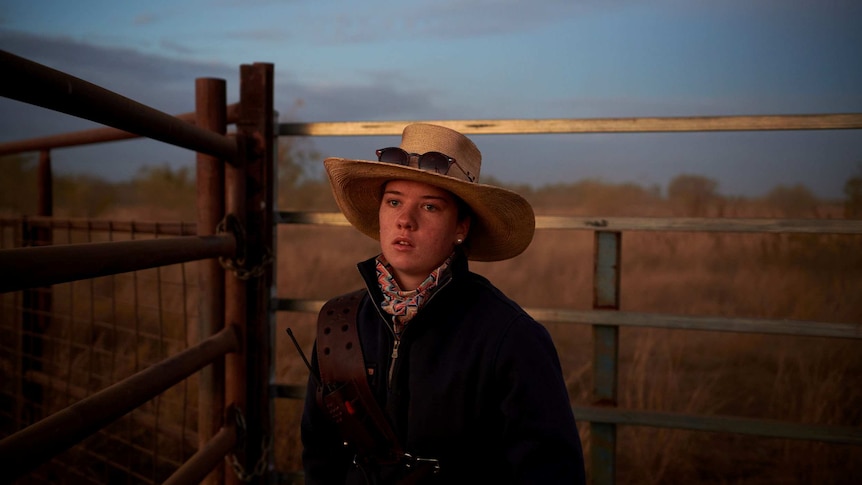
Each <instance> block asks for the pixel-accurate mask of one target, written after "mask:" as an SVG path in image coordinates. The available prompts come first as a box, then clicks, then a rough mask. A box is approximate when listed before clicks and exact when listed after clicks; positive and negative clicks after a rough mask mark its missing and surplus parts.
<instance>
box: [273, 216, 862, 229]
mask: <svg viewBox="0 0 862 485" xmlns="http://www.w3.org/2000/svg"><path fill="white" fill-rule="evenodd" d="M276 223H278V224H319V225H324V226H349V225H350V223H349V222H347V219H345V218H344V216H343V215H342V214H341V213H340V212H288V211H282V212H278V213H277V214H276ZM536 229H577V230H588V231H596V230H602V231H667V232H754V233H785V234H787V233H790V234H793V233H796V234H862V220H853V219H735V218H706V217H578V216H542V215H537V216H536Z"/></svg>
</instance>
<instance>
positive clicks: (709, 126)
mask: <svg viewBox="0 0 862 485" xmlns="http://www.w3.org/2000/svg"><path fill="white" fill-rule="evenodd" d="M410 123H414V121H336V122H321V123H281V124H279V125H278V134H279V136H361V135H400V134H401V131H402V130H403V129H404V127H405V126H407V125H408V124H410ZM428 123H432V124H435V125H442V126H447V127H449V128H452V129H454V130H457V131H460V132H461V133H466V134H482V135H486V134H487V135H491V134H493V135H497V134H536V133H647V132H686V131H763V130H847V129H851V130H852V129H860V128H862V114H860V113H838V114H811V115H764V116H684V117H662V118H592V119H589V118H587V119H578V118H557V119H510V120H497V119H490V120H489V119H485V120H435V121H428Z"/></svg>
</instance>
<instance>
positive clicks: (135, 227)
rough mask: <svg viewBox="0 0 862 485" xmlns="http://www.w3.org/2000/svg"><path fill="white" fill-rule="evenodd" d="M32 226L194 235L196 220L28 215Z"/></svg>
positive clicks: (14, 221)
mask: <svg viewBox="0 0 862 485" xmlns="http://www.w3.org/2000/svg"><path fill="white" fill-rule="evenodd" d="M0 223H7V224H20V223H21V218H20V217H0ZM27 223H28V224H29V225H30V227H43V228H53V229H80V230H85V231H90V232H95V231H106V232H115V233H116V232H135V233H158V234H159V235H162V236H194V235H196V234H197V223H194V222H152V221H109V220H94V219H56V218H53V217H28V218H27Z"/></svg>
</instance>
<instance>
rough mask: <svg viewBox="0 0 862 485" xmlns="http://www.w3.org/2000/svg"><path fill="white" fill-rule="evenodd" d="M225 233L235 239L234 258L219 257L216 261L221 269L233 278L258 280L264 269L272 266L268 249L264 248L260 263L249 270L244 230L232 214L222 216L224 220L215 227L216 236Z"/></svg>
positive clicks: (270, 253) (270, 252) (270, 251)
mask: <svg viewBox="0 0 862 485" xmlns="http://www.w3.org/2000/svg"><path fill="white" fill-rule="evenodd" d="M225 233H231V234H233V236H234V238H235V239H236V256H234V257H233V258H226V257H224V256H220V257H219V258H218V260H219V263H221V265H222V267H223V268H224V269H226V270H228V271H230V272H232V273H233V274H234V276H236V277H237V278H239V279H241V280H250V279H252V278H259V277H260V276H261V275H263V273H264V271H266V267H267V266H269V265H270V264H272V250H271V249H270V248H269V247H265V248H264V253H263V257H261V259H260V263H258V264H257V265H255V266H253V267H251V268H247V267H246V257H247V256H248V254H247V251H248V247H247V245H246V233H245V228H244V227H243V226H242V223H241V222H240V221H239V219H237V218H236V216H234V215H233V214H227V215H226V216H224V219H222V220H221V222H219V223H218V225H217V226H216V234H225Z"/></svg>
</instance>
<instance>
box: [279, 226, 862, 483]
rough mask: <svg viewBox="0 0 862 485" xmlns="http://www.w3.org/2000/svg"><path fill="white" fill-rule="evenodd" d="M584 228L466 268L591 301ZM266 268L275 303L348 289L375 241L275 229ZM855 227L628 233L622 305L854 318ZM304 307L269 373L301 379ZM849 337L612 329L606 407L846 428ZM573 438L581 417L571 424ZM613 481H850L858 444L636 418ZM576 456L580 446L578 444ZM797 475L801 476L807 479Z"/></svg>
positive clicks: (572, 342)
mask: <svg viewBox="0 0 862 485" xmlns="http://www.w3.org/2000/svg"><path fill="white" fill-rule="evenodd" d="M592 238H593V236H592V233H591V232H587V231H542V232H539V233H537V235H536V238H535V240H534V242H533V244H532V245H531V246H530V248H529V249H528V250H527V251H526V252H525V253H524V254H523V255H521V256H519V257H517V258H515V259H513V260H510V261H505V262H499V263H481V264H477V263H474V264H472V265H471V267H472V269H473V270H474V271H476V272H479V273H481V274H484V275H485V276H488V277H489V278H490V279H491V280H492V281H493V282H494V283H495V284H496V285H497V286H498V287H500V288H501V289H502V290H503V291H504V292H506V293H507V294H508V295H509V296H511V297H512V298H514V299H515V300H516V301H518V302H519V303H521V304H522V305H523V306H530V307H533V306H535V307H563V308H571V309H589V308H590V306H591V298H592V287H591V285H592V257H593V256H592V255H593V247H592ZM279 241H280V245H281V246H280V251H279V253H278V257H279V261H278V268H277V278H278V284H279V290H278V293H279V295H280V296H283V297H291V298H316V299H326V298H329V297H331V296H334V295H336V294H339V293H342V292H346V291H350V290H352V289H355V288H358V287H359V286H360V285H361V282H360V280H359V277H358V275H357V273H356V270H355V264H356V262H357V261H359V260H361V259H364V258H366V257H369V256H371V255H373V254H375V253H376V252H377V246H376V243H375V242H374V241H371V240H370V239H368V238H365V237H364V236H361V235H360V234H358V233H357V232H356V231H354V230H352V229H346V228H326V227H301V226H294V227H282V228H280V229H279ZM860 243H862V238H860V237H857V236H816V235H814V236H786V235H771V234H705V233H626V234H624V236H623V252H622V277H621V295H622V296H621V307H622V308H621V309H622V310H625V311H637V312H653V313H669V314H683V315H715V316H725V317H740V318H767V319H798V320H815V321H827V322H854V323H859V322H862V298H860V297H859V295H862V256H860V255H859V254H858V251H855V250H854V248H858V247H862V244H860ZM314 322H315V318H314V316H313V315H299V314H284V315H280V316H279V319H278V331H277V332H276V335H277V339H278V342H277V358H276V376H277V379H278V381H279V382H283V383H289V384H301V383H303V382H304V380H305V378H306V375H307V372H306V370H305V367H304V366H303V365H302V364H301V362H300V361H299V359H298V358H297V357H296V353H295V351H294V350H293V348H292V345H290V343H289V341H288V338H287V337H286V335H283V334H284V330H283V329H284V327H286V326H291V327H292V328H293V330H294V332H295V333H296V334H297V337H298V338H299V340H300V342H301V344H302V345H303V347H304V348H305V350H306V352H308V351H310V349H311V345H312V342H313V338H314ZM547 326H548V328H549V330H550V331H551V334H552V336H553V338H554V340H555V343H556V346H557V349H558V352H559V354H560V357H561V361H562V364H563V368H564V375H565V378H566V382H567V385H568V387H569V392H570V395H571V398H572V400H573V402H574V403H576V404H589V403H590V400H591V397H590V389H591V386H592V376H591V359H592V344H591V332H590V329H589V328H588V327H587V326H585V325H569V324H548V325H547ZM860 376H862V341H859V340H853V341H843V340H838V339H826V338H810V337H791V336H774V335H759V334H732V333H723V332H699V331H681V330H667V329H638V328H624V329H622V330H621V331H620V383H619V384H620V387H619V405H620V406H622V407H626V408H633V409H645V410H657V411H665V412H680V413H690V414H706V415H731V416H743V417H753V418H770V419H781V420H787V421H795V422H804V423H813V424H830V425H844V426H858V425H860V424H862V378H860ZM276 409H277V415H276V419H277V422H278V424H277V430H278V434H277V435H276V436H277V438H278V440H277V443H276V451H277V453H276V462H277V464H278V468H279V469H298V468H299V467H300V462H299V461H298V455H297V454H296V453H297V452H298V450H299V449H300V445H299V440H298V435H297V433H298V419H299V415H300V412H301V411H300V407H299V406H298V403H279V404H278V405H277V408H276ZM580 427H581V433H582V439H584V443H585V444H586V443H588V436H589V426H588V424H586V423H581V424H580ZM618 437H619V439H618V459H617V465H618V471H617V474H618V475H617V476H618V478H619V480H620V482H621V483H685V482H689V483H690V482H701V483H703V482H706V483H787V482H797V481H798V479H799V478H803V480H802V481H804V482H810V481H815V482H819V483H843V482H846V481H847V480H848V479H853V478H858V477H860V476H862V447H853V446H842V445H830V444H823V443H816V442H804V441H798V442H796V441H792V440H779V439H768V438H756V437H748V436H738V435H731V434H723V433H704V432H692V431H682V430H670V429H654V428H646V427H620V428H619V431H618ZM585 451H586V452H587V454H589V449H587V450H585ZM809 479H810V480H809Z"/></svg>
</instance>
